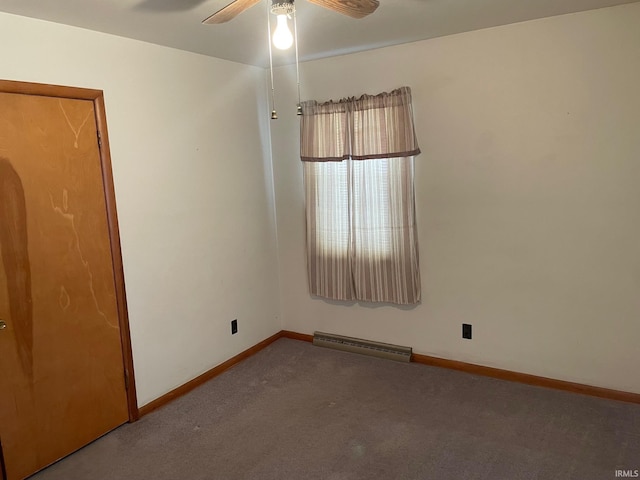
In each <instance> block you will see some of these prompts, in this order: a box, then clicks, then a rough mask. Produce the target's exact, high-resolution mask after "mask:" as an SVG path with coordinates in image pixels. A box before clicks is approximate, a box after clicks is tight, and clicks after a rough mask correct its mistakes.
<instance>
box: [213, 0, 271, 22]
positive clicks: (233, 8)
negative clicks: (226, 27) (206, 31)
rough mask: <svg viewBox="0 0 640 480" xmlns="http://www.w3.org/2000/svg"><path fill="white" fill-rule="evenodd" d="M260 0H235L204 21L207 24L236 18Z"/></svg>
mask: <svg viewBox="0 0 640 480" xmlns="http://www.w3.org/2000/svg"><path fill="white" fill-rule="evenodd" d="M259 1H260V0H235V1H234V2H231V3H230V4H229V5H227V6H226V7H224V8H221V9H220V10H218V11H217V12H216V13H214V14H213V15H211V16H210V17H207V18H205V19H204V20H203V21H202V23H205V24H207V25H211V24H216V23H224V22H228V21H229V20H232V19H234V18H235V17H236V16H238V15H240V14H241V13H242V12H244V11H245V10H248V9H249V8H251V7H253V6H254V5H255V4H256V3H258V2H259Z"/></svg>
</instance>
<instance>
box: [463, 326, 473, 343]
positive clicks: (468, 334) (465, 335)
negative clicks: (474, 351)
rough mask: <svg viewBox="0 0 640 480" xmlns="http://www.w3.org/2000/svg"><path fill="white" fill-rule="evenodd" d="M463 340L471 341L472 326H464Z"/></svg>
mask: <svg viewBox="0 0 640 480" xmlns="http://www.w3.org/2000/svg"><path fill="white" fill-rule="evenodd" d="M462 338H467V339H469V340H471V325H469V324H468V323H463V324H462Z"/></svg>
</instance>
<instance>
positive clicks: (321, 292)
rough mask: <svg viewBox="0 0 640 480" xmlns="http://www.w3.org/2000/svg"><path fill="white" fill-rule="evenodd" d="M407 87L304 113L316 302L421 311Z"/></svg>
mask: <svg viewBox="0 0 640 480" xmlns="http://www.w3.org/2000/svg"><path fill="white" fill-rule="evenodd" d="M419 152H420V150H419V148H418V145H417V141H416V139H415V133H414V128H413V118H412V112H411V92H410V90H409V88H408V87H403V88H402V89H399V90H394V91H393V92H390V93H383V94H380V95H376V96H370V95H364V96H362V97H360V98H359V99H354V98H350V99H343V100H341V101H339V102H326V103H322V104H320V103H317V102H314V101H311V102H305V103H304V104H303V117H302V123H301V158H302V160H303V161H304V181H305V193H306V214H307V218H306V221H307V268H308V277H309V288H310V292H311V293H312V294H313V295H318V296H322V297H326V298H331V299H337V300H362V301H368V302H391V303H397V304H414V303H418V302H419V301H420V294H421V292H420V270H419V263H418V237H417V231H416V221H415V201H414V186H413V177H414V159H413V156H414V155H417V154H418V153H419Z"/></svg>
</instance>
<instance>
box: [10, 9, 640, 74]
mask: <svg viewBox="0 0 640 480" xmlns="http://www.w3.org/2000/svg"><path fill="white" fill-rule="evenodd" d="M229 1H230V0H0V11H4V12H7V13H13V14H17V15H23V16H27V17H34V18H40V19H43V20H49V21H52V22H57V23H63V24H67V25H74V26H78V27H82V28H86V29H90V30H96V31H99V32H106V33H111V34H114V35H119V36H123V37H129V38H134V39H138V40H143V41H146V42H151V43H156V44H159V45H165V46H169V47H175V48H178V49H181V50H187V51H192V52H197V53H202V54H204V55H209V56H213V57H219V58H224V59H227V60H232V61H235V62H240V63H246V64H250V65H258V66H262V67H266V66H268V50H267V42H266V38H267V32H266V29H267V27H266V17H267V2H270V0H262V1H261V2H260V3H258V4H257V5H256V6H254V7H252V8H251V9H249V10H247V11H245V12H244V13H242V14H241V15H240V16H238V17H237V18H235V19H234V20H232V21H230V22H229V23H225V24H221V25H202V24H201V21H202V20H203V19H204V18H206V17H208V16H209V15H210V14H211V13H213V12H215V11H217V10H219V9H220V8H222V7H223V6H224V5H226V4H227V3H229ZM637 1H640V0H380V7H378V10H376V12H374V13H373V14H372V15H370V16H368V17H365V18H364V19H361V20H355V19H352V18H349V17H346V16H343V15H340V14H338V13H335V12H332V11H329V10H326V9H324V8H322V7H319V6H317V5H313V4H311V3H309V2H307V1H306V0H296V2H295V4H296V11H297V19H298V36H299V45H300V58H301V60H302V61H304V60H312V59H316V58H322V57H328V56H333V55H340V54H345V53H352V52H357V51H362V50H368V49H372V48H378V47H383V46H388V45H396V44H400V43H406V42H412V41H416V40H423V39H427V38H433V37H439V36H443V35H450V34H454V33H460V32H465V31H471V30H477V29H481V28H487V27H493V26H497V25H506V24H509V23H515V22H521V21H525V20H532V19H536V18H542V17H549V16H553V15H560V14H564V13H571V12H579V11H583V10H591V9H595V8H602V7H609V6H613V5H620V4H625V3H635V2H637ZM274 55H275V56H274V63H275V64H276V65H282V64H287V63H292V62H293V60H294V58H295V57H294V54H293V49H292V50H291V51H287V52H280V51H274Z"/></svg>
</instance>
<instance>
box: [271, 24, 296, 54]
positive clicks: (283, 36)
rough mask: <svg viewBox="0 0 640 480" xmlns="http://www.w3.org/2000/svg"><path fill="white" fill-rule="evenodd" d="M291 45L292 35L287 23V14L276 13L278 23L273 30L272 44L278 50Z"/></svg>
mask: <svg viewBox="0 0 640 480" xmlns="http://www.w3.org/2000/svg"><path fill="white" fill-rule="evenodd" d="M291 45H293V35H291V30H289V27H288V25H287V16H286V15H278V25H277V26H276V31H275V32H273V46H274V47H276V48H278V49H280V50H286V49H287V48H289V47H290V46H291Z"/></svg>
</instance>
